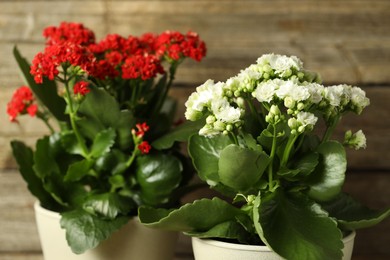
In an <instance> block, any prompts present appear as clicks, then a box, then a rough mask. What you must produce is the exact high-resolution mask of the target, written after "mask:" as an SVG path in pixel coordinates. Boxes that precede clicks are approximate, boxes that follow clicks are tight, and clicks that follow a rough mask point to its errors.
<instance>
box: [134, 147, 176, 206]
mask: <svg viewBox="0 0 390 260" xmlns="http://www.w3.org/2000/svg"><path fill="white" fill-rule="evenodd" d="M137 165H138V167H137V170H136V176H137V181H138V183H139V185H140V187H141V198H142V200H143V201H144V202H145V203H146V204H148V205H154V206H155V205H159V204H164V203H167V202H168V201H169V198H170V195H171V193H172V191H173V190H174V189H175V188H177V187H178V186H179V184H180V182H181V179H182V178H181V177H182V176H181V172H182V170H183V167H182V164H181V162H180V161H179V160H178V159H177V158H176V157H174V156H172V155H168V154H155V155H145V156H140V157H137Z"/></svg>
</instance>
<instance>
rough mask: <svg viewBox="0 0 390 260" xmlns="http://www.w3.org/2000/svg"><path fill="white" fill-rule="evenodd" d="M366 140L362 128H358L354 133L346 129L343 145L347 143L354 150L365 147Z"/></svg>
mask: <svg viewBox="0 0 390 260" xmlns="http://www.w3.org/2000/svg"><path fill="white" fill-rule="evenodd" d="M366 142H367V140H366V136H365V135H364V133H363V131H362V130H359V131H357V132H356V133H354V134H352V131H351V130H348V131H347V132H346V133H345V138H344V145H347V146H349V147H351V148H353V149H355V150H359V149H361V148H363V149H366V147H367V144H366Z"/></svg>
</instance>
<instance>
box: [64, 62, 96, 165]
mask: <svg viewBox="0 0 390 260" xmlns="http://www.w3.org/2000/svg"><path fill="white" fill-rule="evenodd" d="M64 84H65V91H66V96H65V97H66V98H65V100H66V101H67V103H68V106H69V117H70V124H71V126H72V129H73V132H74V134H75V135H76V139H77V141H78V143H79V144H80V147H81V150H82V152H83V156H84V157H85V158H86V159H90V156H89V151H88V148H87V146H86V145H85V141H84V139H83V137H82V136H81V134H80V132H79V129H78V127H77V125H76V120H75V118H76V114H75V111H74V109H73V103H72V98H71V95H70V90H69V79H67V78H66V68H64Z"/></svg>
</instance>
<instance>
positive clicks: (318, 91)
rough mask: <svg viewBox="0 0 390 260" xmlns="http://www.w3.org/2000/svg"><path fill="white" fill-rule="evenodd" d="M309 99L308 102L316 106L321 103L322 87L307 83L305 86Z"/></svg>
mask: <svg viewBox="0 0 390 260" xmlns="http://www.w3.org/2000/svg"><path fill="white" fill-rule="evenodd" d="M305 87H306V89H307V90H308V92H309V94H310V97H309V101H310V102H311V103H313V104H318V103H320V102H321V101H322V98H323V95H324V88H325V87H324V86H323V85H321V84H318V83H309V84H307V85H306V86H305Z"/></svg>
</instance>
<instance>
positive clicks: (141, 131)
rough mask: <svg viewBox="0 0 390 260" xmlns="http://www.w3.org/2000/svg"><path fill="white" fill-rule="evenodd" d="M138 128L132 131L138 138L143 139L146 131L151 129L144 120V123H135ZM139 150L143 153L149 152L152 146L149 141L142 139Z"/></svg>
mask: <svg viewBox="0 0 390 260" xmlns="http://www.w3.org/2000/svg"><path fill="white" fill-rule="evenodd" d="M135 126H136V128H137V130H135V129H133V130H132V133H133V135H135V136H136V137H138V138H136V139H137V140H139V141H140V140H142V137H144V135H145V133H146V132H147V131H149V126H148V125H147V124H146V123H145V122H143V123H138V124H136V125H135ZM137 148H138V150H140V151H141V153H142V154H147V153H149V151H150V149H151V148H152V147H151V146H150V144H149V143H148V141H142V142H141V143H140V144H138V146H137Z"/></svg>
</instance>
